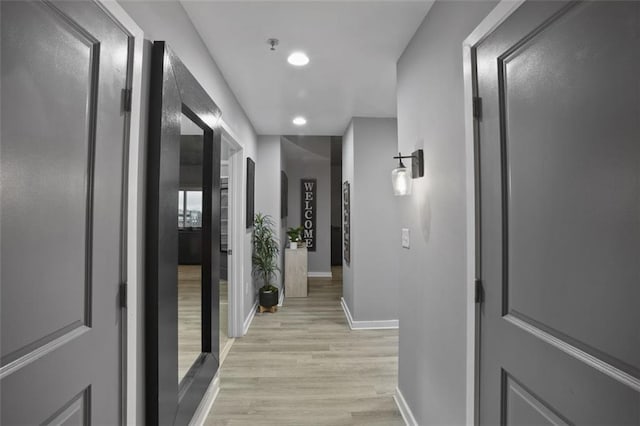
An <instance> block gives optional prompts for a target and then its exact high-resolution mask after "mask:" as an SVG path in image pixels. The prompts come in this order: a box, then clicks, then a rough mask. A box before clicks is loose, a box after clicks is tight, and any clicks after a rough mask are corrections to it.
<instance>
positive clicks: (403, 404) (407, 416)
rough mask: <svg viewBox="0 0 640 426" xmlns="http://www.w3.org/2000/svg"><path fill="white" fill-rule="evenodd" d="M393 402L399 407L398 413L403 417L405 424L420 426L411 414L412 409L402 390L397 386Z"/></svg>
mask: <svg viewBox="0 0 640 426" xmlns="http://www.w3.org/2000/svg"><path fill="white" fill-rule="evenodd" d="M393 400H394V401H395V402H396V405H397V406H398V411H400V414H401V415H402V420H404V424H406V425H407V426H419V425H418V421H417V420H416V418H415V417H414V415H413V412H411V408H410V407H409V404H407V400H406V399H404V395H402V392H400V389H399V388H398V387H397V386H396V393H395V394H394V395H393Z"/></svg>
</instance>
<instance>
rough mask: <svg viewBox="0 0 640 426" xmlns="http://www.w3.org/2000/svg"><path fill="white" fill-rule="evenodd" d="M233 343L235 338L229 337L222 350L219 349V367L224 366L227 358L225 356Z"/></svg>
mask: <svg viewBox="0 0 640 426" xmlns="http://www.w3.org/2000/svg"><path fill="white" fill-rule="evenodd" d="M235 341H236V339H235V338H233V337H230V338H229V340H227V343H225V345H224V348H222V349H220V366H222V364H224V360H225V359H226V358H227V355H229V351H231V346H233V343H234V342H235Z"/></svg>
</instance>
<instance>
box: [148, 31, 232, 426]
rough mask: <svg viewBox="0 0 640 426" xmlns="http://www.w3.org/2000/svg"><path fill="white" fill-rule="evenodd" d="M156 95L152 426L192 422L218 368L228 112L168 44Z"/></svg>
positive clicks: (154, 66)
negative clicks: (222, 123)
mask: <svg viewBox="0 0 640 426" xmlns="http://www.w3.org/2000/svg"><path fill="white" fill-rule="evenodd" d="M149 98H150V99H149V101H150V104H149V145H148V163H147V170H148V175H147V214H146V218H147V226H146V232H147V237H146V281H145V340H146V355H145V359H146V368H145V375H146V424H149V425H157V424H175V425H186V424H188V423H189V421H190V420H191V418H192V416H193V414H194V412H195V410H196V409H197V407H198V405H199V404H200V401H201V400H202V398H203V396H204V394H205V392H206V390H207V388H208V387H209V384H210V383H211V381H212V380H213V378H214V376H215V374H216V372H217V370H218V367H219V325H218V322H219V292H218V285H219V274H220V144H221V139H220V137H221V134H220V131H219V129H218V128H217V127H216V124H217V121H218V119H219V117H220V109H219V108H218V107H217V106H216V104H215V103H214V102H213V101H212V100H211V98H210V97H209V96H208V95H207V93H206V92H205V91H204V89H203V88H202V87H201V86H200V84H198V82H197V81H196V79H195V78H194V77H193V75H192V74H191V73H190V72H189V70H188V69H187V68H186V67H185V66H184V64H183V63H182V62H181V61H180V59H179V58H178V57H177V56H176V55H175V54H174V53H173V52H172V51H171V50H170V49H169V48H168V47H167V45H166V43H165V42H162V41H158V42H155V43H154V44H153V49H152V55H151V82H150V87H149ZM179 331H180V333H179Z"/></svg>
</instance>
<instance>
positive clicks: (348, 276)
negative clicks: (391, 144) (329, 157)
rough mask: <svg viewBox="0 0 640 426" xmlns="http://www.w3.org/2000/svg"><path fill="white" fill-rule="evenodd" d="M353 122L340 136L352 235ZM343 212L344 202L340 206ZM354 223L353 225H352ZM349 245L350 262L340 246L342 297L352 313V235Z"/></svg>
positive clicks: (343, 174)
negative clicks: (349, 194) (348, 193)
mask: <svg viewBox="0 0 640 426" xmlns="http://www.w3.org/2000/svg"><path fill="white" fill-rule="evenodd" d="M353 144H354V140H353V122H351V123H349V127H347V130H346V131H345V133H344V136H343V137H342V182H343V183H344V182H348V183H349V185H350V186H351V202H350V204H351V215H352V217H351V221H350V228H351V234H352V235H353V232H354V229H355V228H357V225H356V224H354V222H353V190H354V188H355V186H354V182H353V166H354V164H353ZM342 208H343V212H344V204H343V206H342ZM354 225H355V227H354ZM342 232H343V234H342V238H343V240H344V228H343V229H342ZM350 245H351V262H346V261H345V260H344V246H343V247H342V256H343V260H342V297H343V298H344V301H345V303H346V304H347V306H348V307H349V310H350V311H351V312H352V313H353V312H354V308H353V306H354V305H353V302H354V300H353V293H354V275H355V274H354V272H355V270H354V268H353V265H354V263H353V253H354V250H357V249H358V247H357V246H356V244H355V241H353V237H352V238H351V240H350Z"/></svg>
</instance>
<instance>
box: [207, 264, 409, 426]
mask: <svg viewBox="0 0 640 426" xmlns="http://www.w3.org/2000/svg"><path fill="white" fill-rule="evenodd" d="M338 271H339V270H338ZM338 271H336V270H335V269H334V277H335V276H336V275H338V274H336V272H338ZM337 278H338V279H334V280H327V279H324V280H323V279H310V280H309V297H308V298H300V299H294V298H287V299H285V302H284V306H282V307H280V308H279V310H278V312H277V313H276V314H269V313H264V314H256V317H255V318H254V320H253V323H252V324H251V327H250V329H249V332H248V333H247V335H246V336H245V337H244V338H242V339H237V340H236V342H235V343H234V345H233V347H232V348H231V351H230V352H229V354H228V356H227V358H226V359H225V361H224V364H223V365H222V367H221V370H220V382H221V385H220V386H221V390H220V394H219V395H218V397H217V399H216V401H215V403H214V405H213V409H212V410H211V413H210V414H209V417H208V419H207V421H206V422H205V424H206V425H208V426H214V425H215V426H223V425H224V426H230V425H249V424H270V425H298V426H299V425H365V424H366V425H387V426H392V425H403V424H404V423H403V421H402V418H401V416H400V413H399V412H398V409H397V407H396V405H395V403H394V401H393V393H394V389H395V387H396V380H397V365H398V331H397V330H367V331H351V330H350V329H349V326H348V325H347V322H346V320H345V317H344V313H343V311H342V309H341V307H340V296H341V294H342V282H341V280H340V277H339V276H338V277H337Z"/></svg>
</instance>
